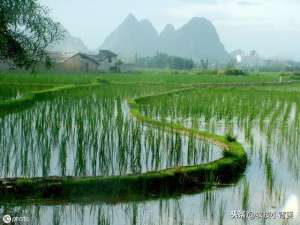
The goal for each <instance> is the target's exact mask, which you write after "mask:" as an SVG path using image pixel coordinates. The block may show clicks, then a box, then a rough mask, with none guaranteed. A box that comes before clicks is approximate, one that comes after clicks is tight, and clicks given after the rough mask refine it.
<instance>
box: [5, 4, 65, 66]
mask: <svg viewBox="0 0 300 225" xmlns="http://www.w3.org/2000/svg"><path fill="white" fill-rule="evenodd" d="M62 37H63V31H62V30H61V28H60V25H59V23H55V22H54V21H53V20H52V19H51V18H50V16H49V10H48V9H47V8H46V7H44V6H42V5H40V4H39V3H38V1H37V0H1V2H0V60H2V61H7V62H12V63H13V64H15V65H16V66H17V67H20V68H24V69H27V70H28V69H31V70H32V71H34V70H35V69H36V67H37V65H39V64H40V63H41V62H43V63H46V66H49V57H48V56H47V52H46V48H47V47H48V46H49V44H51V43H53V42H55V41H58V40H60V39H61V38H62Z"/></svg>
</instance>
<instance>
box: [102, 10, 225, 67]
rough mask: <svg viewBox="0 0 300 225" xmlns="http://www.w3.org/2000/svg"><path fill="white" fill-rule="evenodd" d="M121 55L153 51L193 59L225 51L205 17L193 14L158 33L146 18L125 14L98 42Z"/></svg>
mask: <svg viewBox="0 0 300 225" xmlns="http://www.w3.org/2000/svg"><path fill="white" fill-rule="evenodd" d="M101 48H102V49H109V50H112V51H114V52H116V53H118V54H119V55H121V56H123V57H130V58H132V57H134V56H135V55H136V54H137V55H139V56H153V55H154V54H155V53H156V52H158V51H159V52H163V53H167V54H169V55H174V56H180V57H185V58H192V59H194V60H196V61H200V60H201V59H209V60H210V61H227V60H228V59H229V54H228V53H227V52H226V51H225V48H224V46H223V44H222V43H221V41H220V39H219V36H218V33H217V31H216V29H215V27H214V25H213V24H212V23H211V22H210V21H209V20H207V19H205V18H198V17H197V18H193V19H191V20H190V21H189V22H188V23H187V24H185V25H184V26H182V27H181V28H179V29H178V30H176V29H175V28H174V27H173V25H170V24H169V25H167V26H166V27H165V29H164V30H163V31H162V32H161V33H160V34H158V32H157V31H156V30H155V28H154V27H153V25H152V24H151V22H150V21H148V20H142V21H138V20H137V19H136V18H135V17H134V16H133V15H129V16H128V17H127V18H126V19H125V21H124V22H123V23H122V24H121V25H120V26H119V27H118V28H117V29H116V30H115V31H114V32H112V34H110V35H109V36H108V37H107V38H106V39H105V41H104V43H103V44H102V46H101Z"/></svg>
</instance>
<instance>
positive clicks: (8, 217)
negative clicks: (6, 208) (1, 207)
mask: <svg viewBox="0 0 300 225" xmlns="http://www.w3.org/2000/svg"><path fill="white" fill-rule="evenodd" d="M3 222H4V223H6V224H8V223H10V222H11V216H10V215H5V216H3Z"/></svg>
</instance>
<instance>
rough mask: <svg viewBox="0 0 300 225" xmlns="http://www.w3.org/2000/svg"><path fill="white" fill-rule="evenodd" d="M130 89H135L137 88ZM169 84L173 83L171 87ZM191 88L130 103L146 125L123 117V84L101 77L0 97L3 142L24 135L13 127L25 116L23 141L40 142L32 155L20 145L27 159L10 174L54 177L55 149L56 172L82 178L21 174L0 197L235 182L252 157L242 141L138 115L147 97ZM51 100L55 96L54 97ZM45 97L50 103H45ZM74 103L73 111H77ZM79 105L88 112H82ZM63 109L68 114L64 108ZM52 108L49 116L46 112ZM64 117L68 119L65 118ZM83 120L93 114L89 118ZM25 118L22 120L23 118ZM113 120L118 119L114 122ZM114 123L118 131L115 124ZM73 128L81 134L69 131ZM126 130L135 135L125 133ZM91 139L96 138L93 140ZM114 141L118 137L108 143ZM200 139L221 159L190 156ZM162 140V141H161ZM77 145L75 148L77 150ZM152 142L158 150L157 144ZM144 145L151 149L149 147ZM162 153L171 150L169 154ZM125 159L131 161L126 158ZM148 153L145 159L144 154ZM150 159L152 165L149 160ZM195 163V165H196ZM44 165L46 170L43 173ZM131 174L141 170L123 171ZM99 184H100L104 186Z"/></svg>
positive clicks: (143, 191)
mask: <svg viewBox="0 0 300 225" xmlns="http://www.w3.org/2000/svg"><path fill="white" fill-rule="evenodd" d="M101 83H102V84H101ZM133 86H135V88H136V85H133ZM133 86H132V85H131V87H129V88H128V89H127V90H130V91H129V92H128V94H129V93H130V95H131V96H132V95H134V94H135V93H136V92H135V91H134V88H133V89H132V87H133ZM170 87H172V85H171V86H170ZM170 87H169V88H170ZM82 88H87V89H88V90H87V92H85V93H81V92H80V91H79V90H80V89H82ZM123 88H124V86H123ZM155 88H156V89H157V90H158V89H166V88H167V89H168V87H167V86H161V85H155ZM93 89H94V91H93ZM97 89H103V90H102V92H101V94H100V96H99V97H101V96H103V97H101V98H103V101H101V102H99V101H97V102H99V103H98V104H100V105H99V106H97V105H98V104H97V102H95V97H96V96H95V95H94V94H95V93H97V92H95V90H97ZM151 89H152V92H153V91H154V90H153V87H151ZM193 89H194V88H192V89H190V88H188V89H183V90H182V89H179V90H175V91H172V92H166V93H164V92H162V91H160V92H162V93H163V94H160V95H154V96H148V97H142V98H137V99H133V100H128V102H129V106H130V108H131V109H130V112H131V114H132V115H133V116H134V117H135V118H136V119H137V120H138V121H139V122H140V123H141V125H138V124H135V122H134V121H132V120H130V119H129V118H128V115H127V114H126V111H125V114H124V112H123V109H122V108H123V107H124V106H122V100H121V98H116V97H117V96H118V92H115V90H118V88H117V89H116V88H114V87H113V85H110V84H105V83H104V84H103V82H100V83H92V84H82V85H71V84H69V85H65V86H59V87H55V88H52V89H45V90H41V91H34V92H29V93H26V94H24V95H23V96H22V97H21V98H19V99H17V100H7V101H4V102H2V103H1V105H0V107H1V114H2V116H3V115H9V116H7V117H5V118H6V120H7V121H6V122H4V123H7V125H4V124H2V125H1V127H7V126H9V124H11V125H12V127H11V129H12V130H11V131H4V130H2V132H3V133H5V135H6V136H4V140H3V141H2V142H1V143H2V144H5V143H6V140H7V141H8V142H7V143H9V137H16V136H18V135H17V134H16V131H17V132H19V130H15V128H16V122H17V121H20V122H21V124H20V125H21V126H20V128H21V127H22V130H24V133H23V135H22V136H20V137H21V139H20V140H19V141H21V142H22V141H24V140H25V141H26V142H27V141H28V142H27V143H26V142H25V143H24V146H27V147H28V146H31V147H30V148H31V149H32V150H33V149H35V146H39V152H37V151H36V150H35V151H34V154H32V153H31V152H28V151H27V150H26V149H24V150H22V151H23V152H24V153H21V158H20V160H21V162H23V163H22V164H21V168H20V170H17V171H21V173H15V174H13V173H12V176H17V177H18V176H25V177H31V176H33V177H36V176H43V177H47V176H49V175H51V174H52V172H53V171H52V172H51V154H52V155H53V154H58V156H57V157H58V158H59V159H60V170H59V171H60V172H59V173H58V171H54V172H53V173H54V174H56V175H57V174H60V175H61V176H65V175H76V176H83V177H81V178H73V179H72V178H64V177H61V178H58V177H57V178H55V179H47V178H44V179H42V178H39V179H35V178H33V179H28V178H24V179H18V180H16V181H11V180H8V184H5V185H4V186H3V185H2V194H3V195H4V196H6V197H11V196H13V195H14V194H16V193H22V196H23V197H25V196H26V195H28V196H31V197H33V196H35V197H37V198H42V197H46V198H47V197H48V198H51V197H53V196H54V195H55V196H57V197H59V196H69V197H72V196H77V195H78V194H83V190H86V189H87V188H88V189H89V190H91V192H90V193H89V194H93V191H92V189H93V188H94V190H95V191H96V192H97V193H98V194H99V195H101V193H102V194H105V195H107V194H108V193H107V192H108V191H107V190H110V191H112V192H113V193H114V196H119V195H121V194H122V195H126V194H127V195H128V194H130V193H131V192H132V191H134V192H135V193H137V192H141V194H142V195H146V193H152V194H154V193H164V192H165V193H169V192H180V191H184V190H188V189H190V188H191V187H193V186H197V187H198V188H199V187H200V186H203V187H205V188H207V187H209V186H211V185H217V184H218V183H220V184H221V183H227V182H233V181H234V180H236V179H237V178H238V177H239V175H240V174H241V173H242V172H243V170H244V169H245V166H246V162H247V159H246V156H245V152H244V151H243V148H242V147H241V146H240V145H239V144H238V143H237V142H235V141H231V142H229V141H227V140H226V138H223V137H221V136H218V135H214V134H210V133H208V132H201V131H198V130H195V129H188V128H185V127H183V126H181V125H179V124H173V123H166V122H163V121H162V122H161V121H158V120H153V119H151V118H148V117H145V116H143V115H142V114H140V112H139V108H140V107H139V105H140V103H141V104H146V103H147V102H152V99H155V98H156V97H157V96H160V97H163V96H165V95H166V96H169V95H172V94H173V93H178V94H181V93H182V92H184V93H185V92H189V91H191V90H193ZM76 90H78V91H76ZM140 90H143V91H144V92H145V91H146V89H145V85H141V87H140ZM88 92H90V93H94V94H93V95H92V96H91V97H88V98H87V97H84V96H88V94H87V93H88ZM121 92H123V94H121V96H124V94H125V96H126V89H125V90H122V91H121ZM148 93H151V91H148ZM78 94H79V99H80V101H78V100H76V101H73V102H72V98H74V96H76V95H78ZM68 95H70V96H72V97H71V98H68V97H62V98H61V97H59V96H68ZM105 96H107V97H105ZM53 97H55V98H54V99H53V100H51V99H52V98H53ZM99 97H98V98H99ZM47 100H51V101H50V102H47ZM83 100H84V101H83ZM39 101H42V102H41V103H39V104H38V105H39V106H38V107H37V106H36V107H34V111H35V113H34V114H32V113H30V114H28V115H26V114H25V117H23V116H21V117H20V118H19V116H18V114H14V115H10V114H11V113H12V112H18V111H20V110H22V108H24V109H25V108H28V107H30V106H32V105H34V104H37V103H38V102H39ZM45 101H46V102H45ZM43 102H45V103H43ZM50 103H51V104H50ZM52 103H53V104H52ZM74 106H75V108H73V107H74ZM83 106H84V107H83ZM91 106H92V107H91ZM112 106H113V107H112ZM115 106H117V108H115ZM82 107H83V108H85V109H87V110H85V111H80V109H82ZM72 108H73V109H72ZM63 109H66V110H67V111H66V112H65V113H64V112H63ZM104 109H105V110H104ZM109 109H111V110H115V109H116V111H115V112H113V111H110V110H109ZM68 110H70V111H68ZM74 110H75V111H74ZM50 112H52V113H51V114H49V113H50ZM93 112H98V113H99V114H98V115H101V117H103V118H101V117H99V118H97V117H94V116H93ZM68 114H69V115H72V114H73V115H75V116H76V117H75V118H74V116H72V117H70V116H67V115H68ZM77 115H78V117H77ZM112 115H115V116H112ZM32 116H33V117H32ZM43 116H45V117H47V119H46V118H45V119H43ZM49 116H50V117H49ZM39 117H40V118H41V119H40V121H38V120H37V118H39ZM60 117H62V118H65V119H63V120H62V119H60ZM25 118H26V120H30V121H32V122H33V124H35V125H34V126H33V127H32V126H30V127H28V128H26V127H27V126H26V123H24V122H25ZM71 118H72V119H71ZM83 118H90V119H89V120H84V119H83ZM70 119H71V120H70ZM128 119H129V120H128ZM23 120H24V122H22V121H23ZM47 121H51V124H53V125H54V126H53V128H51V130H50V133H51V136H50V139H49V136H48V134H49V131H48V132H46V133H45V134H44V135H43V131H44V130H47V129H49V128H50V127H49V125H51V124H49V122H47ZM74 123H75V124H74ZM113 123H115V125H114V124H113ZM62 124H65V126H63V127H62ZM145 125H146V127H149V128H147V129H146V128H145V127H144V126H145ZM18 126H19V125H18ZM51 126H52V125H51ZM87 126H88V127H87ZM100 127H102V128H104V130H103V129H99V128H100ZM114 127H115V128H117V129H114ZM150 127H151V129H150ZM154 127H156V128H157V129H158V132H154V133H153V131H152V129H153V128H154ZM32 128H34V129H35V130H36V131H37V132H38V134H39V136H38V137H39V138H38V139H35V137H34V136H33V135H34V134H35V132H34V130H32ZM100 130H101V132H100V133H99V132H98V131H100ZM72 131H73V132H74V131H75V132H76V133H74V134H72ZM115 132H116V133H115ZM161 132H164V133H170V134H171V138H169V137H168V135H167V136H165V138H163V139H161V136H162V133H161ZM128 134H129V135H130V136H126V135H128ZM74 135H75V136H74ZM182 135H183V136H186V137H188V139H187V140H184V139H183V136H182ZM91 137H92V139H90V138H91ZM74 138H75V139H74ZM141 138H142V139H141ZM113 139H114V141H113V142H111V141H109V140H113ZM198 139H203V140H205V141H208V142H211V143H213V144H215V145H217V146H219V147H220V148H221V149H223V150H224V151H225V154H224V157H223V158H221V159H218V160H215V161H213V162H208V163H206V164H205V163H204V164H199V163H201V162H203V159H202V160H201V161H199V160H197V158H200V159H201V158H203V157H202V156H201V157H198V156H197V155H199V153H197V152H193V157H192V158H191V155H190V153H192V148H194V145H195V144H196V145H197V146H198V149H199V147H200V146H201V145H202V144H200V145H199V144H197V142H198ZM158 140H159V141H160V142H158ZM74 141H75V142H74ZM184 142H187V143H189V145H188V148H191V150H188V152H189V154H188V155H186V156H184V155H183V153H184V151H183V149H184V145H183V144H182V143H184ZM35 143H36V144H35ZM115 143H118V145H117V146H116V149H115V150H113V151H112V150H111V149H114V147H113V146H114V145H115ZM142 143H144V145H145V147H144V148H143V147H142ZM72 145H74V146H73V147H72ZM15 146H16V145H15ZM148 146H150V147H148ZM152 146H156V147H153V148H152ZM205 146H206V147H205ZM207 146H208V145H204V147H200V149H201V148H202V149H203V151H204V152H203V154H204V153H205V152H208V150H205V149H207ZM3 147H4V146H3ZM70 147H71V148H74V147H75V148H76V149H77V150H76V152H74V154H75V158H74V159H73V160H74V162H75V166H74V168H73V169H72V170H71V171H70V168H68V167H69V165H68V164H66V158H67V157H68V152H70V150H68V148H70ZM6 148H7V147H6ZM147 148H149V149H148V150H147ZM3 149H4V148H3ZM53 149H59V152H57V153H56V152H54V151H53ZM162 149H164V150H162ZM168 149H169V150H168ZM15 150H17V149H15ZM149 150H150V151H149ZM145 151H146V152H145ZM147 151H149V152H147ZM163 151H165V152H166V153H167V154H166V155H165V153H164V152H163ZM89 152H90V153H89ZM112 152H114V153H113V156H111V155H110V154H111V153H112ZM150 153H151V154H150ZM2 154H4V155H2V156H3V158H9V157H10V152H8V154H7V152H3V153H2ZM24 154H25V155H24ZM91 154H92V155H94V157H88V156H90V155H91ZM128 156H130V157H131V158H128ZM145 156H146V158H144V157H145ZM35 157H38V158H41V163H42V165H41V166H39V165H36V167H35V166H33V168H35V170H34V171H35V172H34V171H31V170H28V159H30V158H32V159H34V158H35ZM87 157H88V158H87ZM99 157H100V161H98V160H96V158H99ZM186 157H187V158H186ZM208 157H209V158H207V157H205V158H207V159H208V161H209V160H211V159H212V158H211V156H208ZM54 158H56V157H54ZM22 159H24V160H22ZM16 160H18V159H16ZM94 160H96V161H94ZM165 160H166V161H165ZM33 162H34V161H33ZM37 162H38V161H37ZM145 162H151V163H150V164H147V163H146V164H144V163H145ZM11 163H12V164H13V163H14V162H13V161H12V162H11ZM115 163H117V164H115ZM12 164H10V163H7V164H6V166H5V168H6V170H5V171H3V172H4V174H6V175H9V174H11V172H10V171H9V168H10V167H11V166H10V165H12ZM193 164H195V165H194V166H193ZM39 168H41V169H40V170H39ZM165 168H166V169H165ZM167 168H169V169H167ZM7 169H8V170H7ZM36 169H37V170H36ZM148 171H150V172H148ZM154 171H156V172H154ZM230 171H231V172H230ZM128 173H133V174H136V175H126V174H128ZM39 174H40V175H39ZM87 175H93V176H95V177H94V178H93V177H87V178H85V177H84V176H87ZM98 175H105V177H97V176H98ZM107 175H108V176H107ZM111 175H114V176H111ZM115 175H117V176H115ZM120 175H122V176H120ZM117 184H118V185H117ZM199 185H200V186H199ZM8 186H9V187H10V186H13V187H14V188H13V189H11V188H9V189H7V188H6V187H8ZM71 187H72V188H71ZM97 187H102V188H101V189H99V188H97ZM105 187H107V188H105ZM70 188H71V189H70ZM11 190H14V191H11ZM126 190H127V191H126ZM67 193H68V194H67Z"/></svg>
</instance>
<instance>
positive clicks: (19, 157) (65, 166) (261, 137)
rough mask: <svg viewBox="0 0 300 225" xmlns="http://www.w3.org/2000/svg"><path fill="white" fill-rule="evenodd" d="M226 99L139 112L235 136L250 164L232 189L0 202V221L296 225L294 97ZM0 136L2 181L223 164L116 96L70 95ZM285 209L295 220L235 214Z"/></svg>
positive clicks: (25, 115)
mask: <svg viewBox="0 0 300 225" xmlns="http://www.w3.org/2000/svg"><path fill="white" fill-rule="evenodd" d="M231 92H233V93H232V94H228V92H226V91H220V92H215V91H214V93H212V92H208V93H207V94H206V96H203V92H202V91H199V92H196V93H192V94H191V95H187V96H183V97H182V96H171V97H169V99H166V101H165V100H164V99H157V100H155V101H153V103H151V104H150V105H145V106H143V107H142V110H143V112H144V113H145V114H148V115H151V116H153V117H158V118H160V119H163V118H166V119H170V118H172V120H175V118H176V119H177V120H178V121H177V122H180V123H182V124H185V125H186V126H187V127H197V128H198V129H204V130H209V131H211V132H214V133H218V134H223V135H224V134H225V133H226V132H228V131H230V132H232V133H234V134H235V135H236V136H237V138H238V140H239V141H240V142H241V143H242V144H243V146H244V147H245V149H246V151H247V154H248V157H249V161H250V163H249V165H248V168H247V170H246V172H245V176H244V177H242V178H241V179H240V181H238V183H237V184H232V186H229V187H224V188H214V189H213V190H209V191H206V192H202V193H194V194H190V195H181V196H176V197H169V198H165V197H164V198H159V197H157V198H153V199H149V200H139V201H127V202H121V203H116V202H114V203H104V202H97V201H93V200H86V201H84V202H82V201H79V202H78V203H68V204H64V203H52V204H50V203H44V204H43V203H41V204H36V205H30V204H3V203H1V204H2V206H1V213H0V215H2V214H11V215H15V216H27V217H28V218H29V220H30V222H29V223H28V224H47V225H48V224H49V225H50V224H75V225H76V224H105V225H108V224H116V225H119V224H146V225H148V224H149V225H152V224H153V225H157V224H162V225H163V224H164V225H165V224H167V225H168V224H170V225H171V224H172V225H173V224H191V225H194V224H195V225H196V224H197V225H198V224H201V225H202V224H251V225H252V224H295V225H297V224H299V222H300V220H299V212H297V207H298V210H299V197H300V191H299V190H300V188H299V187H300V185H299V175H300V167H299V163H298V162H299V159H300V149H299V148H300V146H299V140H300V139H299V136H300V133H299V127H300V126H299V125H300V124H299V120H298V114H300V112H299V110H298V109H299V103H298V102H297V101H298V100H297V98H294V97H292V96H289V95H288V96H287V95H286V96H287V97H285V98H282V96H281V95H280V93H279V94H278V95H277V96H276V94H274V93H273V94H272V96H274V97H270V96H269V95H268V93H264V92H262V93H260V95H259V97H257V96H252V93H250V94H249V93H248V92H247V91H244V92H236V93H235V92H234V91H231ZM247 93H248V94H247ZM135 94H136V93H135ZM201 96H202V97H201ZM237 96H238V97H237ZM251 96H252V97H251ZM235 98H236V99H237V98H238V99H243V98H244V101H237V100H236V101H234V99H235ZM248 98H250V100H249V101H247V99H248ZM251 98H252V99H251ZM253 98H255V101H253ZM196 99H197V101H196ZM274 99H277V100H276V101H275V100H274ZM189 101H193V102H194V104H189ZM157 102H158V103H157ZM252 102H253V103H252ZM156 103H157V104H156ZM208 103H209V104H208ZM221 103H222V104H221ZM161 105H162V106H163V107H161ZM206 106H207V107H206ZM233 108H235V110H234V109H233ZM257 108H258V109H257ZM151 109H152V110H151ZM230 112H232V113H230ZM249 112H254V114H252V113H251V114H250V113H249ZM249 118H251V119H249ZM299 118H300V117H299ZM0 133H1V136H0V149H1V151H0V155H1V158H2V159H5V160H3V163H2V164H1V168H0V174H1V177H5V176H7V175H9V176H11V177H14V176H23V177H34V176H48V175H117V174H126V173H134V172H136V173H139V172H144V171H149V170H157V169H162V168H166V167H170V166H176V165H192V164H197V163H201V162H208V161H212V160H215V159H217V158H220V157H222V154H221V151H220V150H219V149H218V148H217V147H214V146H212V145H210V144H208V143H206V142H203V141H199V140H194V142H193V145H190V144H189V143H190V140H189V139H188V138H186V137H181V136H178V135H176V134H170V133H165V132H162V131H160V130H156V129H149V128H147V127H144V126H141V125H140V124H137V123H136V122H135V121H134V120H132V119H131V117H130V116H129V115H128V113H127V108H126V101H125V100H124V98H123V97H121V96H118V97H109V96H103V95H102V94H101V93H100V94H99V91H95V90H94V91H93V94H90V95H89V96H86V97H85V98H82V96H81V95H79V94H78V96H77V94H74V96H62V97H59V98H56V99H54V100H52V101H47V102H40V103H38V104H37V106H36V107H35V108H32V109H29V110H26V111H24V112H22V113H18V114H12V115H9V116H6V117H4V118H0ZM2 134H4V136H3V135H2ZM175 146H177V147H175ZM191 146H193V147H191ZM24 158H25V159H26V160H24ZM284 209H286V210H288V211H293V212H294V216H295V218H296V219H293V220H288V221H287V220H286V221H283V220H281V219H267V220H263V219H251V218H248V219H238V218H237V217H236V215H237V214H238V213H239V211H242V210H249V212H253V213H255V212H257V213H258V212H281V211H282V210H284ZM297 213H298V214H297Z"/></svg>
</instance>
